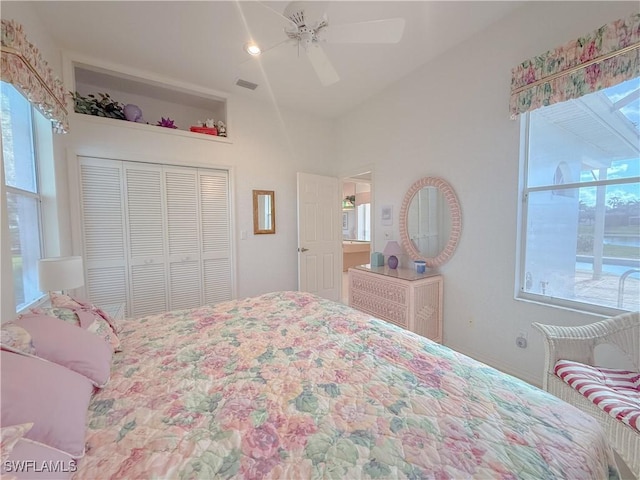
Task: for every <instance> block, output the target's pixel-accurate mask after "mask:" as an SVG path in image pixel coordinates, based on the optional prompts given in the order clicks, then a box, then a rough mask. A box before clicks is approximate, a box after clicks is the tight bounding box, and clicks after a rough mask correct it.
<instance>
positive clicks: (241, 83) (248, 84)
mask: <svg viewBox="0 0 640 480" xmlns="http://www.w3.org/2000/svg"><path fill="white" fill-rule="evenodd" d="M236 85H238V86H239V87H243V88H248V89H249V90H255V89H256V88H258V84H257V83H252V82H249V81H247V80H243V79H241V78H239V79H238V80H236Z"/></svg>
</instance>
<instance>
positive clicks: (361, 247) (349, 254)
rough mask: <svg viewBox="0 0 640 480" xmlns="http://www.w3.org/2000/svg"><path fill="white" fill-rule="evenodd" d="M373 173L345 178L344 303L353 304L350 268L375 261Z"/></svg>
mask: <svg viewBox="0 0 640 480" xmlns="http://www.w3.org/2000/svg"><path fill="white" fill-rule="evenodd" d="M372 190H373V182H372V175H371V171H366V172H362V173H359V174H357V175H351V176H348V177H344V178H342V301H343V303H348V302H349V282H348V271H349V268H352V267H355V266H357V265H364V264H367V263H369V262H370V258H371V234H372V229H373V222H372V219H373V215H372V205H373V191H372Z"/></svg>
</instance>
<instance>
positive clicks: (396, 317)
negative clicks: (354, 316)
mask: <svg viewBox="0 0 640 480" xmlns="http://www.w3.org/2000/svg"><path fill="white" fill-rule="evenodd" d="M442 288H443V281H442V275H440V274H438V273H430V272H427V273H417V272H416V271H415V270H412V269H406V268H397V269H395V270H394V269H390V268H389V267H387V266H384V267H372V266H370V265H360V266H357V267H354V268H350V269H349V305H350V306H351V307H353V308H356V309H358V310H360V311H362V312H365V313H368V314H370V315H373V316H375V317H377V318H381V319H383V320H386V321H388V322H391V323H394V324H396V325H399V326H401V327H403V328H406V329H407V330H411V331H412V332H415V333H417V334H419V335H422V336H424V337H427V338H429V339H431V340H433V341H436V342H439V343H441V342H442Z"/></svg>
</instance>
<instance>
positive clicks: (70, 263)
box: [38, 257, 84, 292]
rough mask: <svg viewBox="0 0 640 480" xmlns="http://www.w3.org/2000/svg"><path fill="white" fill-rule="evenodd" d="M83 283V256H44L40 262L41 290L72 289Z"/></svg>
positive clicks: (39, 277)
mask: <svg viewBox="0 0 640 480" xmlns="http://www.w3.org/2000/svg"><path fill="white" fill-rule="evenodd" d="M82 285H84V269H83V267H82V257H52V258H43V259H41V260H40V261H39V262H38V286H39V287H40V291H41V292H51V291H57V290H60V291H64V290H72V289H74V288H78V287H81V286H82Z"/></svg>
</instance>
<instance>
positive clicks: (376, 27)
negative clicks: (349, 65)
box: [322, 18, 405, 43]
mask: <svg viewBox="0 0 640 480" xmlns="http://www.w3.org/2000/svg"><path fill="white" fill-rule="evenodd" d="M404 24H405V21H404V18H388V19H385V20H373V21H371V22H359V23H347V24H344V25H331V24H329V26H328V27H327V29H326V31H324V32H322V38H323V39H325V40H326V41H327V42H329V43H398V42H399V41H400V39H401V38H402V33H403V32H404Z"/></svg>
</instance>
